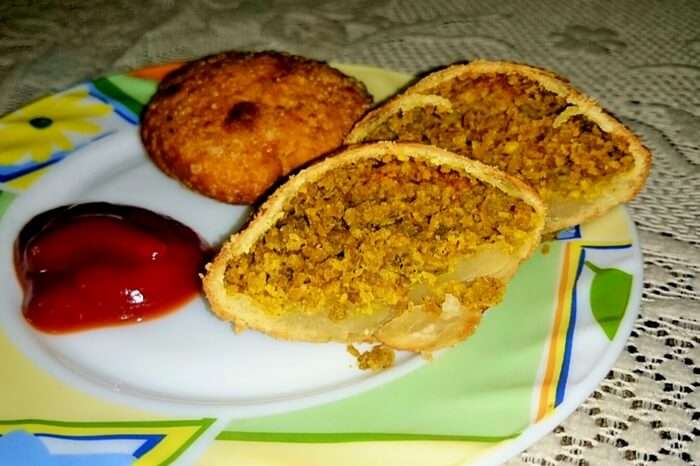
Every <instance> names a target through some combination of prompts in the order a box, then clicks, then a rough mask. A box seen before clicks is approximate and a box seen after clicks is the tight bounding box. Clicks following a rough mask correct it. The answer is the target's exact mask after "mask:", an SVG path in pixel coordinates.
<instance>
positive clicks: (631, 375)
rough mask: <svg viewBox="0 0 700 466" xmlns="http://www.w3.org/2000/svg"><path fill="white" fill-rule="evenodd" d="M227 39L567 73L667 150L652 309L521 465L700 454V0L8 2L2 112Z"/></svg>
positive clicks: (334, 55) (237, 43)
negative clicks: (588, 392)
mask: <svg viewBox="0 0 700 466" xmlns="http://www.w3.org/2000/svg"><path fill="white" fill-rule="evenodd" d="M225 49H248V50H251V49H276V50H287V51H290V52H295V53H299V54H303V55H307V56H311V57H315V58H320V59H326V60H336V61H341V62H345V63H364V64H371V65H376V66H381V67H385V68H392V69H397V70H402V71H408V72H411V73H417V72H421V71H426V70H428V69H430V68H433V67H436V66H439V65H444V64H448V63H452V62H455V61H459V60H468V59H473V58H476V57H488V58H499V59H509V60H515V61H520V62H526V63H530V64H534V65H539V66H543V67H546V68H550V69H552V70H555V71H557V72H559V73H560V74H562V75H564V76H567V77H569V78H570V79H571V81H573V83H574V84H575V85H576V86H577V87H579V88H581V89H583V90H584V91H586V92H587V93H589V94H590V95H592V96H594V97H595V98H597V99H598V100H599V101H601V103H602V104H603V105H604V106H605V107H607V108H608V109H609V110H610V111H612V112H613V113H614V114H616V115H617V116H618V117H620V118H621V119H622V120H623V121H624V122H625V123H627V124H628V125H629V126H630V127H631V128H632V129H634V130H635V131H636V132H638V133H639V134H640V135H641V136H642V137H643V139H644V142H645V143H646V144H647V146H648V147H649V148H650V149H651V150H652V152H653V154H654V167H653V172H652V176H651V178H650V180H649V182H648V184H647V187H646V190H645V191H644V192H643V193H642V194H640V196H639V197H638V198H637V199H636V200H635V201H634V202H633V203H632V204H631V206H630V209H631V213H632V216H633V218H634V220H635V221H636V223H637V225H638V228H639V231H640V236H641V244H642V247H643V250H644V254H645V283H644V288H645V291H644V303H643V306H642V309H641V316H640V318H639V320H638V322H637V325H636V328H635V330H634V333H633V335H632V338H631V339H630V340H629V342H628V345H627V351H626V352H624V353H623V354H622V356H621V357H620V359H619V361H618V362H617V365H616V366H615V368H614V369H613V370H612V371H611V372H610V374H609V375H608V377H607V379H606V380H605V381H604V382H603V383H602V384H601V386H600V387H599V388H598V389H597V390H596V391H595V393H594V394H593V396H591V397H590V398H589V399H588V400H587V401H586V402H585V403H584V404H583V405H582V406H581V407H580V408H579V409H578V410H577V411H576V412H575V413H574V414H573V415H572V416H571V417H570V418H569V419H568V420H567V421H566V422H565V423H564V424H563V425H561V426H559V427H558V428H557V429H556V430H555V431H554V433H552V434H550V435H548V436H547V437H545V438H544V439H543V440H541V441H540V442H538V443H537V444H535V445H534V446H532V447H531V448H529V449H528V450H527V451H526V452H524V453H523V454H522V455H521V456H520V457H519V458H516V459H513V460H511V461H510V462H509V464H510V465H517V464H537V465H547V466H549V465H555V464H573V465H589V464H590V465H600V464H603V465H605V464H615V465H620V464H630V465H647V464H652V463H656V464H664V465H674V464H688V463H690V464H700V441H698V439H697V438H696V437H698V436H700V397H699V396H698V393H700V392H699V391H698V390H697V388H698V387H699V386H700V364H699V363H700V322H699V321H698V316H697V313H698V310H699V309H700V236H699V234H698V230H699V229H700V2H698V1H692V0H686V1H682V0H678V1H671V2H660V1H653V0H644V1H634V0H627V1H603V0H601V1H595V0H581V1H561V0H547V1H540V0H531V1H512V2H504V1H501V2H497V1H489V0H480V1H470V2H466V1H458V0H441V1H438V0H435V1H431V2H426V1H420V0H415V1H411V2H407V1H387V0H364V1H355V2H353V1H350V0H338V1H331V2H324V3H322V4H319V2H313V1H305V2H299V1H291V0H290V1H282V0H281V1H272V0H268V1H256V0H241V1H232V2H227V1H224V0H199V1H190V2H182V3H177V4H176V3H173V2H171V1H164V0H161V1H155V2H145V1H126V0H122V1H117V2H115V1H108V0H93V1H91V2H82V3H81V2H49V1H46V2H43V1H36V0H35V1H31V2H20V1H8V2H3V4H2V5H1V6H0V114H2V113H6V112H8V111H10V110H13V109H14V108H17V107H19V106H21V105H22V104H24V103H26V102H28V101H29V100H31V99H33V98H36V97H38V96H40V95H44V94H47V93H51V92H53V91H56V90H59V89H63V88H66V87H67V86H69V85H71V84H74V83H76V82H78V81H81V80H83V79H85V78H88V77H94V76H97V75H98V74H100V73H103V72H107V71H117V70H123V69H127V68H135V67H140V66H144V65H147V64H152V63H157V62H164V61H172V60H175V59H184V58H191V57H196V56H200V55H203V54H206V53H210V52H214V51H219V50H225Z"/></svg>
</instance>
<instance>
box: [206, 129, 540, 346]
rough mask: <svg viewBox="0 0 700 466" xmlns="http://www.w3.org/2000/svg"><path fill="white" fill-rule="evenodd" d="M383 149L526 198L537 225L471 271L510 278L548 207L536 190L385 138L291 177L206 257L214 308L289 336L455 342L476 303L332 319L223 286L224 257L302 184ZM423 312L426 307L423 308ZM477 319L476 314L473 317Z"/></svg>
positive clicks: (243, 324) (270, 219)
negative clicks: (273, 309)
mask: <svg viewBox="0 0 700 466" xmlns="http://www.w3.org/2000/svg"><path fill="white" fill-rule="evenodd" d="M385 155H393V156H396V157H397V158H399V159H402V158H405V159H409V158H411V159H416V160H419V161H423V162H426V163H429V164H431V165H433V166H444V167H450V168H452V169H456V170H458V171H461V172H464V173H466V174H468V175H470V176H473V177H475V178H477V179H479V180H481V181H483V182H484V183H487V184H488V185H491V186H494V187H496V188H498V189H500V190H501V191H504V192H505V193H507V194H509V195H511V196H514V197H516V198H518V199H521V200H523V201H524V202H525V203H527V204H528V205H529V206H531V207H532V208H533V210H534V212H535V214H534V215H535V221H534V227H533V229H532V230H531V231H530V232H529V236H528V238H527V239H526V240H524V242H523V243H522V246H521V247H520V248H519V249H518V250H517V251H515V252H514V253H512V255H510V256H505V255H504V254H502V253H497V252H494V251H490V250H488V249H486V250H485V251H484V254H483V256H481V257H480V259H481V261H482V263H480V264H476V263H475V264H474V265H473V266H472V269H473V270H472V271H471V272H470V276H472V277H471V278H475V277H478V276H484V275H487V276H492V277H495V278H498V279H501V280H504V281H507V280H508V279H509V278H510V277H511V276H512V275H513V273H514V272H515V270H516V268H517V266H518V264H519V263H520V262H521V261H522V260H524V259H525V258H526V257H528V256H529V255H530V254H531V253H532V252H533V251H534V249H535V247H536V246H537V244H539V240H540V234H541V231H542V228H543V226H544V218H545V207H544V205H543V203H542V201H541V200H540V198H539V196H538V195H537V194H536V193H535V192H534V190H532V188H530V187H529V186H527V185H526V184H525V183H523V182H522V181H520V180H518V179H516V178H513V177H511V176H509V175H507V174H506V173H504V172H502V171H500V170H498V169H496V168H493V167H490V166H487V165H484V164H482V163H480V162H476V161H473V160H469V159H466V158H464V157H460V156H458V155H456V154H453V153H451V152H448V151H445V150H442V149H439V148H437V147H434V146H427V145H422V144H411V143H403V144H398V143H390V142H383V143H375V144H364V145H357V146H353V147H350V148H347V149H345V150H343V151H341V152H339V153H337V154H334V155H333V156H331V157H328V158H326V159H324V160H323V161H321V162H318V163H316V164H314V165H312V166H310V167H309V168H307V169H305V170H302V171H300V172H299V173H297V174H296V175H294V176H292V177H290V178H289V179H288V181H287V182H286V183H285V184H284V185H282V186H281V187H279V188H278V189H277V190H276V191H275V192H274V193H273V194H272V195H271V196H270V197H269V198H268V199H267V200H266V201H265V203H264V204H263V205H262V206H261V207H260V209H259V211H258V212H257V213H256V215H255V217H254V218H253V220H252V221H251V222H250V224H249V225H248V226H247V227H246V228H245V229H244V230H242V231H240V232H238V233H236V234H234V235H233V236H231V238H230V239H229V241H228V242H227V243H226V244H225V245H224V246H223V247H222V249H221V251H220V252H219V254H218V255H217V256H216V258H215V259H214V260H213V261H212V262H211V263H210V264H208V265H207V273H206V275H205V277H204V279H203V283H204V291H205V293H206V296H207V299H208V300H209V303H210V304H211V308H212V310H213V312H214V313H215V314H216V315H218V316H219V317H220V318H222V319H224V320H229V321H232V322H233V323H234V325H235V328H236V329H237V330H242V329H246V328H251V329H255V330H260V331H263V332H265V333H267V334H269V335H272V336H274V337H277V338H282V339H288V340H303V341H314V342H323V341H340V342H348V343H352V342H357V341H381V342H384V343H386V344H388V345H389V346H391V347H393V348H397V349H405V350H411V351H432V350H435V349H437V348H441V347H445V346H449V345H453V344H455V343H457V342H459V341H461V340H462V339H464V338H465V337H466V336H467V335H468V334H469V332H470V331H471V329H473V325H475V324H474V322H473V321H474V312H475V311H474V310H473V309H470V310H468V309H463V310H462V311H458V315H456V316H455V317H454V319H452V320H449V321H435V320H430V319H426V320H425V321H420V322H417V321H415V320H413V321H407V317H406V316H407V313H403V314H401V315H400V317H402V318H400V319H396V318H395V316H393V315H392V314H391V313H389V312H386V313H382V312H377V313H375V314H374V315H372V316H367V317H364V318H353V319H345V320H343V321H340V322H334V321H331V320H329V319H327V318H325V317H319V316H318V315H312V316H308V315H303V314H292V315H291V316H282V317H274V316H271V315H270V314H268V313H266V312H265V311H264V310H262V309H258V308H257V307H256V305H255V304H254V303H253V302H252V301H250V300H249V299H247V298H246V297H245V296H242V295H236V296H232V295H230V294H228V293H227V291H226V287H225V273H226V268H227V264H228V262H229V261H231V260H233V259H235V257H237V256H239V255H242V254H245V253H247V252H249V251H250V250H251V248H252V247H253V245H254V244H255V242H256V241H257V240H258V238H260V237H262V235H263V234H264V233H265V232H266V231H267V230H268V229H269V228H271V227H273V226H274V224H275V223H276V222H277V221H278V220H279V219H280V218H281V217H282V216H283V215H284V206H285V204H286V203H287V202H288V201H289V200H290V199H292V198H293V197H294V196H295V195H296V193H297V192H298V191H299V190H300V189H301V188H302V186H303V185H305V184H307V183H312V182H314V181H315V180H318V179H319V178H320V177H321V176H322V175H323V174H325V173H327V172H328V171H331V170H338V169H342V168H343V167H344V166H347V165H349V164H352V163H355V162H358V161H361V160H366V159H377V158H381V157H382V156H385ZM459 312H461V314H460V313H459ZM421 314H426V313H425V312H421ZM479 315H480V311H479ZM409 317H410V316H409ZM423 317H425V316H423ZM423 317H422V318H423ZM476 320H477V321H478V319H476ZM411 324H420V327H419V329H418V330H416V331H414V332H413V334H411V333H407V332H406V330H405V329H406V328H413V327H415V325H411ZM436 324H437V327H439V325H443V326H444V327H446V330H445V331H444V332H443V333H440V334H430V332H428V331H425V329H426V328H435V327H436ZM448 327H449V328H448ZM426 332H427V334H426Z"/></svg>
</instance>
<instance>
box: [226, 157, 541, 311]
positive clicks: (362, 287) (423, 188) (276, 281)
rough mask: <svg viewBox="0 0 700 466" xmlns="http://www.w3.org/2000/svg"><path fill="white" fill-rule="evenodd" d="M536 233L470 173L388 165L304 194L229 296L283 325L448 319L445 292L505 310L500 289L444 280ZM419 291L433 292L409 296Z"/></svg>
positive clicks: (229, 282)
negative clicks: (313, 320)
mask: <svg viewBox="0 0 700 466" xmlns="http://www.w3.org/2000/svg"><path fill="white" fill-rule="evenodd" d="M535 225H536V216H535V212H534V210H533V208H532V207H531V206H529V205H528V204H526V203H525V202H523V201H522V200H520V199H517V198H515V197H512V196H510V195H508V194H506V193H504V192H502V191H500V190H499V189H496V188H494V187H492V186H490V185H488V184H486V183H483V182H481V181H479V180H478V179H476V178H473V177H471V176H468V175H467V174H465V173H463V172H458V171H456V170H452V169H449V168H445V167H435V166H431V165H428V164H426V163H424V162H421V161H418V160H415V159H408V160H398V159H397V158H395V157H393V156H384V157H382V158H381V159H373V160H364V161H359V162H356V163H354V164H353V165H349V166H346V167H342V168H341V169H336V170H331V171H329V172H327V173H325V174H324V175H322V176H321V178H320V179H319V180H317V181H315V182H313V183H307V184H306V185H304V186H303V187H302V188H301V189H300V190H299V192H298V193H296V195H295V197H294V198H293V199H291V200H289V201H288V202H287V205H286V207H285V208H284V216H283V217H282V218H281V219H280V220H278V221H277V223H276V224H275V225H274V226H273V227H271V228H270V229H269V230H268V231H266V232H265V233H264V234H263V235H262V236H261V237H260V238H259V239H258V240H257V242H256V243H255V244H254V245H253V246H252V248H251V250H250V251H249V252H248V253H246V254H244V255H242V256H239V257H236V258H235V259H232V260H231V261H230V262H229V263H228V265H227V269H226V273H225V286H226V289H227V292H229V293H233V294H235V293H244V294H245V295H246V296H248V297H249V298H250V299H252V300H253V301H254V302H256V303H257V304H258V306H259V307H260V308H262V309H264V310H265V311H266V312H268V313H272V314H276V315H281V314H284V313H285V312H305V313H308V314H318V313H326V315H327V316H328V317H329V318H330V319H333V320H342V319H344V318H347V317H349V316H352V315H356V314H357V313H361V314H372V313H373V312H376V310H377V309H380V308H382V309H386V308H387V307H388V308H390V309H393V310H396V311H397V312H401V311H404V310H406V309H409V308H411V307H412V306H415V305H422V306H421V309H422V310H425V311H427V312H437V313H439V312H440V305H441V304H442V303H443V301H444V298H445V296H446V295H447V294H450V295H453V296H455V297H457V298H458V299H459V300H460V301H461V303H462V304H463V305H465V306H467V307H469V308H472V309H480V310H483V309H485V308H487V307H489V306H491V305H493V304H495V303H497V302H498V301H500V299H501V297H502V294H503V290H504V283H503V282H502V281H501V280H499V279H496V278H492V277H480V278H475V279H473V280H469V281H467V282H463V281H458V280H451V281H450V280H447V281H445V280H444V274H446V273H448V272H450V271H453V270H454V268H455V265H456V264H457V262H458V261H459V260H462V259H464V258H467V257H469V256H472V255H474V254H475V253H476V252H477V251H479V250H481V249H480V248H483V247H484V246H490V247H493V248H499V249H500V250H503V251H505V252H511V251H513V250H514V249H515V248H518V247H519V246H520V245H521V244H522V243H523V241H525V240H526V239H527V237H528V235H529V233H530V232H531V231H532V229H533V228H535ZM441 276H443V278H442V281H441ZM418 285H421V286H422V287H423V288H427V289H429V290H430V292H429V293H428V294H424V295H422V296H420V297H419V298H418V297H416V296H415V295H411V293H412V290H413V291H415V288H416V286H418ZM424 285H427V286H424Z"/></svg>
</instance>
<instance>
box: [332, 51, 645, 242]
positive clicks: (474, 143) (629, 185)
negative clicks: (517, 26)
mask: <svg viewBox="0 0 700 466" xmlns="http://www.w3.org/2000/svg"><path fill="white" fill-rule="evenodd" d="M384 140H388V141H412V142H422V143H425V144H434V145H436V146H439V147H442V148H444V149H447V150H450V151H453V152H456V153H458V154H461V155H464V156H466V157H469V158H472V159H475V160H479V161H481V162H483V163H486V164H489V165H492V166H495V167H498V168H500V169H502V170H504V171H505V172H507V173H509V174H511V175H515V176H517V177H519V178H520V179H522V180H523V181H525V182H527V183H528V184H530V185H531V186H532V187H533V188H534V189H535V190H536V191H537V192H538V194H539V195H540V196H541V197H542V199H543V200H544V201H545V204H546V206H547V209H548V212H547V221H546V225H545V233H549V232H554V231H558V230H561V229H564V228H567V227H571V226H573V225H576V224H578V223H581V222H584V221H586V220H589V219H591V218H594V217H597V216H599V215H602V214H603V213H605V212H607V211H608V210H610V209H611V208H613V207H614V206H616V205H618V204H621V203H623V202H626V201H629V200H630V199H632V198H633V197H634V196H635V195H636V194H637V193H638V192H639V191H640V190H641V188H642V187H643V185H644V182H645V180H646V178H647V176H648V174H649V170H650V165H651V154H650V153H649V151H648V150H647V149H646V148H645V147H644V146H642V144H641V142H640V141H639V139H638V138H637V136H635V135H634V134H633V133H632V132H631V131H630V130H629V129H627V128H626V127H625V126H624V125H622V124H621V123H620V122H619V121H617V120H616V119H615V118H613V117H612V116H610V115H609V114H608V113H606V112H605V111H604V110H603V109H601V107H600V106H599V105H598V104H597V103H596V102H595V101H593V100H592V99H591V98H589V97H586V96H584V95H583V94H581V93H580V92H579V91H577V90H576V89H574V88H573V87H571V85H570V84H569V83H568V82H567V81H565V80H563V79H562V78H559V77H557V76H556V75H554V74H553V73H551V72H549V71H545V70H541V69H538V68H533V67H530V66H525V65H518V64H514V63H508V62H489V61H481V60H479V61H474V62H472V63H470V64H468V65H453V66H450V67H448V68H446V69H443V70H441V71H438V72H435V73H432V74H430V75H428V76H427V77H425V78H424V79H422V80H420V81H419V82H417V83H416V84H414V85H413V86H411V87H409V88H408V89H407V90H406V91H405V92H404V93H403V94H402V95H400V96H398V97H396V98H394V99H393V100H391V101H389V102H388V103H387V104H385V105H383V106H381V107H379V108H377V109H375V110H373V111H372V112H370V113H368V114H367V115H365V117H364V118H363V119H362V120H361V121H359V122H358V123H357V124H356V125H355V127H354V128H353V131H352V132H351V133H350V135H349V136H348V137H347V138H346V143H348V144H354V143H359V142H369V141H384Z"/></svg>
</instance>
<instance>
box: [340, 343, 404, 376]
mask: <svg viewBox="0 0 700 466" xmlns="http://www.w3.org/2000/svg"><path fill="white" fill-rule="evenodd" d="M347 350H348V353H350V354H351V355H352V356H353V357H354V358H355V359H357V367H359V368H360V369H361V370H363V371H365V370H371V371H380V370H382V369H388V368H389V367H391V366H393V365H394V350H392V349H391V348H388V347H386V346H384V345H375V346H373V347H372V349H371V350H369V351H360V350H358V349H357V348H355V347H354V346H352V345H348V346H347Z"/></svg>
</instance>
